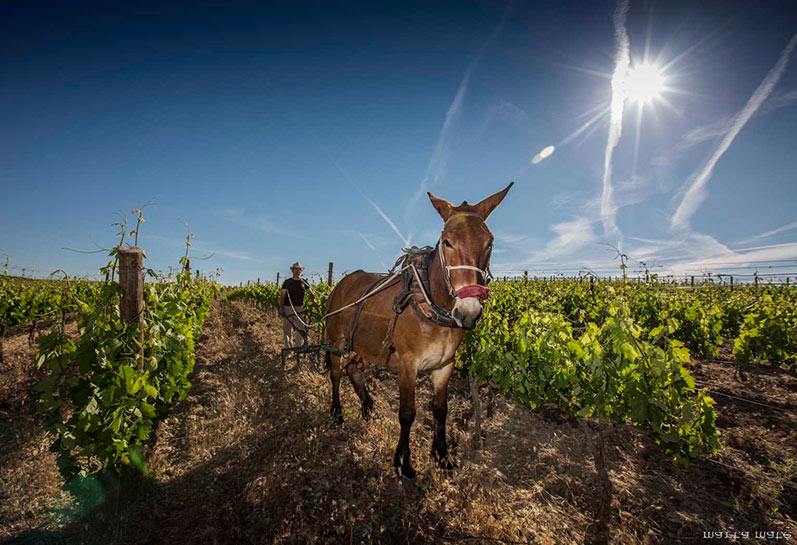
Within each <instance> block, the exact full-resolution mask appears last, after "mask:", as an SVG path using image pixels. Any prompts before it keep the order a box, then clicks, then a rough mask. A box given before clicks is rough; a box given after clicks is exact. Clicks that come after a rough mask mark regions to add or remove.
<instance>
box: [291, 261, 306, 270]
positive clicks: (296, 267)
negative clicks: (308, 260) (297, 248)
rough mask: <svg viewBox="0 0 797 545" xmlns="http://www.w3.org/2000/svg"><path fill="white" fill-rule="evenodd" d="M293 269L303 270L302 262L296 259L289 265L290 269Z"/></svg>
mask: <svg viewBox="0 0 797 545" xmlns="http://www.w3.org/2000/svg"><path fill="white" fill-rule="evenodd" d="M293 269H302V270H304V267H302V264H301V263H299V262H298V261H297V262H296V263H294V264H293V265H291V270H293Z"/></svg>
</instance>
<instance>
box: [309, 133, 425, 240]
mask: <svg viewBox="0 0 797 545" xmlns="http://www.w3.org/2000/svg"><path fill="white" fill-rule="evenodd" d="M313 136H315V139H316V141H317V142H318V145H319V146H320V147H321V149H323V150H324V153H326V155H327V158H328V159H329V161H330V162H331V163H332V164H333V165H335V168H336V169H338V172H340V173H341V174H342V175H343V177H344V178H346V180H347V181H348V182H349V183H350V184H351V185H352V186H353V187H354V189H356V190H357V193H359V194H360V196H361V197H362V198H363V199H365V200H366V201H368V204H370V205H371V206H373V208H374V210H376V212H377V214H379V215H380V216H382V218H383V219H384V220H385V221H386V222H387V224H388V225H390V228H391V229H393V231H395V232H396V234H397V235H398V236H399V238H400V239H401V241H402V242H403V243H404V245H405V246H409V245H410V239H411V238H412V237H408V238H405V237H404V235H402V234H401V231H399V228H398V227H396V224H395V223H393V222H392V221H391V220H390V218H389V217H387V214H385V212H384V210H382V209H381V208H380V207H379V205H378V204H376V203H375V202H374V201H372V200H371V199H370V198H369V197H368V195H366V194H365V193H364V192H363V190H362V189H360V186H358V185H357V184H355V183H354V181H353V180H352V179H351V176H349V174H348V173H347V172H346V171H345V170H343V167H341V166H340V165H339V164H338V162H337V161H336V160H335V158H334V157H332V155H331V154H330V153H329V152H328V151H327V149H326V147H325V146H324V145H323V144H322V143H321V140H319V138H318V137H317V136H316V135H315V134H313ZM361 236H362V235H361ZM369 246H370V244H369ZM372 248H373V246H372Z"/></svg>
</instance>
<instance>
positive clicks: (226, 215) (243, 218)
mask: <svg viewBox="0 0 797 545" xmlns="http://www.w3.org/2000/svg"><path fill="white" fill-rule="evenodd" d="M212 213H213V215H214V216H216V217H217V218H221V219H223V220H226V221H229V222H230V223H234V224H235V225H240V226H241V227H248V228H250V229H255V230H257V231H262V232H264V233H274V234H275V235H285V236H290V237H294V238H299V239H304V240H307V238H308V237H307V236H305V235H302V234H301V233H298V232H296V230H293V229H285V228H283V227H280V226H279V225H278V224H277V223H276V222H275V221H274V219H273V218H272V217H271V216H269V215H266V214H257V213H256V214H250V213H248V212H247V211H246V210H245V209H243V208H219V209H217V210H214V211H213V212H212Z"/></svg>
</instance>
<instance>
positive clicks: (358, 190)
mask: <svg viewBox="0 0 797 545" xmlns="http://www.w3.org/2000/svg"><path fill="white" fill-rule="evenodd" d="M351 185H353V186H354V188H355V189H356V190H357V192H358V193H359V194H360V195H361V196H362V198H363V199H365V200H366V201H368V203H369V204H370V205H371V206H373V207H374V210H376V212H377V214H379V215H380V216H382V219H383V220H385V221H386V222H387V224H388V225H390V228H391V229H393V231H395V233H396V234H397V235H398V236H399V238H400V239H401V241H402V242H403V243H404V245H405V246H409V245H410V241H409V239H408V238H406V237H405V236H404V235H402V234H401V231H399V228H398V227H396V224H395V223H393V221H392V220H391V219H390V218H389V217H388V216H387V214H385V211H384V210H382V209H381V208H380V207H379V205H378V204H376V203H375V202H374V201H372V200H371V198H370V197H368V195H366V194H365V193H363V190H362V189H360V188H359V186H358V185H357V184H355V183H354V182H351Z"/></svg>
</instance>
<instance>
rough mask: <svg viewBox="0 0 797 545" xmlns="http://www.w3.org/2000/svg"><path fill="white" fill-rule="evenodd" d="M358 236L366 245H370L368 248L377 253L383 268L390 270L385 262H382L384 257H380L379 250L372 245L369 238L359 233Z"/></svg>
mask: <svg viewBox="0 0 797 545" xmlns="http://www.w3.org/2000/svg"><path fill="white" fill-rule="evenodd" d="M357 234H358V235H360V238H362V239H363V240H364V241H365V243H366V244H367V245H368V247H369V248H371V249H372V250H373V251H374V253H376V256H377V257H378V258H379V263H380V265H382V268H384V269H385V270H388V266H387V265H385V262H384V261H382V256H380V255H379V250H377V249H376V246H374V245H373V244H371V241H370V240H368V237H367V236H365V235H364V234H362V233H361V232H359V231H357Z"/></svg>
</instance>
